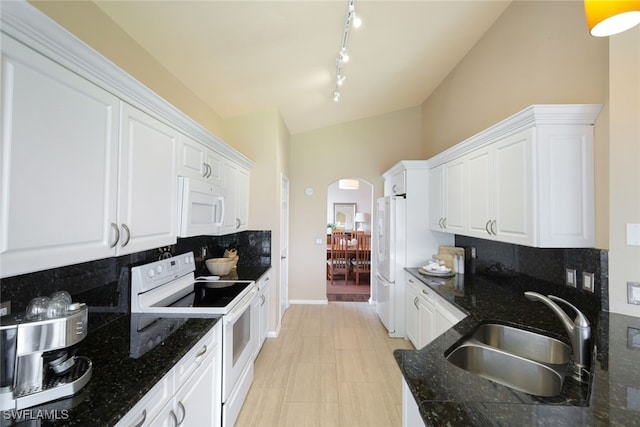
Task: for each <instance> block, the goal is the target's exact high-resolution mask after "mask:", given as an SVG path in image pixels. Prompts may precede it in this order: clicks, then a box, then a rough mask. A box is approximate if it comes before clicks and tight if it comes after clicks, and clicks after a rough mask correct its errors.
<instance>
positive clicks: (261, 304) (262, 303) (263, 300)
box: [260, 295, 267, 307]
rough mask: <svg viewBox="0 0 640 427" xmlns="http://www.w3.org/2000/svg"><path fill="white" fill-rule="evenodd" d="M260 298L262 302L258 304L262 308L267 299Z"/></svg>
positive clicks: (261, 296) (262, 296)
mask: <svg viewBox="0 0 640 427" xmlns="http://www.w3.org/2000/svg"><path fill="white" fill-rule="evenodd" d="M260 298H261V299H262V302H261V303H260V307H262V306H263V305H264V303H265V302H267V298H266V297H265V296H264V295H260Z"/></svg>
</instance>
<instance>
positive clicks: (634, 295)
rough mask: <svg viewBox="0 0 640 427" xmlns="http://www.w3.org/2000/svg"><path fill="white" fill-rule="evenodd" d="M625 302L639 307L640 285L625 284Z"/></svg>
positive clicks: (637, 283) (635, 283)
mask: <svg viewBox="0 0 640 427" xmlns="http://www.w3.org/2000/svg"><path fill="white" fill-rule="evenodd" d="M627 302H628V303H629V304H636V305H640V283H639V282H627Z"/></svg>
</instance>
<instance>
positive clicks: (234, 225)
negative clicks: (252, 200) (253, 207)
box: [222, 159, 249, 234]
mask: <svg viewBox="0 0 640 427" xmlns="http://www.w3.org/2000/svg"><path fill="white" fill-rule="evenodd" d="M222 170H223V181H224V190H225V208H224V221H223V224H222V233H223V234H229V233H235V232H238V231H243V230H246V229H247V228H248V224H249V170H248V169H246V168H243V167H242V166H240V165H238V164H236V163H234V162H232V161H230V160H227V159H225V161H224V165H223V169H222Z"/></svg>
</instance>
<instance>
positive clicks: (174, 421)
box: [169, 409, 180, 427]
mask: <svg viewBox="0 0 640 427" xmlns="http://www.w3.org/2000/svg"><path fill="white" fill-rule="evenodd" d="M169 416H170V417H171V418H173V425H174V426H175V427H178V426H179V425H180V424H178V417H176V414H175V412H173V409H172V410H170V411H169Z"/></svg>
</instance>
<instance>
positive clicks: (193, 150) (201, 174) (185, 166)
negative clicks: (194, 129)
mask: <svg viewBox="0 0 640 427" xmlns="http://www.w3.org/2000/svg"><path fill="white" fill-rule="evenodd" d="M206 161H207V147H205V146H204V145H202V144H200V143H199V142H196V141H194V140H193V139H191V138H189V137H188V136H185V135H180V145H179V149H178V174H179V175H180V176H186V177H189V178H194V179H200V180H203V179H204V178H205V176H206V175H207V167H206Z"/></svg>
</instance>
